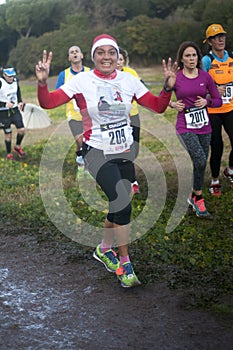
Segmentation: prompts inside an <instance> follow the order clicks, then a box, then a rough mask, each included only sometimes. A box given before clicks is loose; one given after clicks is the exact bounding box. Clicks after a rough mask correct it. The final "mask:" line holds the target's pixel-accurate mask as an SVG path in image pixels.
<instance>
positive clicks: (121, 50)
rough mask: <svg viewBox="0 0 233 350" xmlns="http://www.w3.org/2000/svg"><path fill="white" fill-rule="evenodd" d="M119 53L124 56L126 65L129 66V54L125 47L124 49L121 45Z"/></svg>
mask: <svg viewBox="0 0 233 350" xmlns="http://www.w3.org/2000/svg"><path fill="white" fill-rule="evenodd" d="M119 53H120V54H121V55H122V56H123V58H124V60H125V65H126V66H128V64H129V54H128V52H127V51H126V50H125V49H122V47H119Z"/></svg>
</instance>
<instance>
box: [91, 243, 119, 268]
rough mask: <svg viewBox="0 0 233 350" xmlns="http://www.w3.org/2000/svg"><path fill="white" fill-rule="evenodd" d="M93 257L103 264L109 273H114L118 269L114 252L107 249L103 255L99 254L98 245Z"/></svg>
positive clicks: (117, 261)
mask: <svg viewBox="0 0 233 350" xmlns="http://www.w3.org/2000/svg"><path fill="white" fill-rule="evenodd" d="M93 257H94V258H95V259H96V260H98V261H100V262H101V263H102V264H104V266H105V267H106V269H107V270H108V271H109V272H116V270H117V269H119V268H120V261H119V260H118V259H117V254H116V252H114V250H112V249H109V250H107V251H106V252H105V253H101V250H100V244H99V245H98V246H97V247H96V250H95V251H94V253H93Z"/></svg>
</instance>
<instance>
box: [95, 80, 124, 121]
mask: <svg viewBox="0 0 233 350" xmlns="http://www.w3.org/2000/svg"><path fill="white" fill-rule="evenodd" d="M97 98H98V101H99V102H98V111H99V116H100V117H101V120H103V121H104V120H105V119H106V118H107V119H106V121H107V120H109V118H111V120H114V119H119V117H123V116H124V117H125V116H126V106H125V104H124V101H123V97H122V94H121V92H120V90H119V88H118V87H117V86H112V85H106V86H97Z"/></svg>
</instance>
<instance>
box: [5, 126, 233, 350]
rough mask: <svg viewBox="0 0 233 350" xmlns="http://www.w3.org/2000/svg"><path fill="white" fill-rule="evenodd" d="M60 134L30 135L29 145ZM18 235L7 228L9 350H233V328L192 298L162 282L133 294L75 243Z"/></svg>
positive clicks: (26, 233) (33, 234) (24, 233)
mask: <svg viewBox="0 0 233 350" xmlns="http://www.w3.org/2000/svg"><path fill="white" fill-rule="evenodd" d="M53 127H54V126H51V127H50V128H51V129H50V128H48V129H45V130H41V131H40V130H38V131H37V132H35V131H31V132H29V133H28V135H27V137H26V138H25V143H28V142H31V141H30V135H31V137H32V140H33V141H34V142H35V140H37V139H40V138H41V137H43V138H44V137H45V136H46V135H48V134H49V133H51V131H52V128H53ZM20 230H21V229H20ZM18 231H19V228H17V227H12V225H11V224H10V223H9V224H8V225H3V224H1V223H0V232H1V244H0V349H1V350H59V349H62V350H94V349H102V350H126V349H129V350H231V349H232V344H233V326H232V322H231V321H230V320H226V319H220V318H219V317H216V315H213V314H211V313H209V312H207V311H200V310H185V309H184V307H183V305H184V300H185V298H186V294H185V293H186V291H185V290H176V291H172V290H169V288H168V287H167V286H166V284H165V283H161V282H155V283H154V284H153V285H150V286H141V287H137V288H135V289H130V290H125V289H123V288H122V287H120V285H119V282H118V281H117V279H116V277H115V276H114V275H113V274H110V273H109V272H107V271H106V270H105V269H104V267H103V266H101V265H100V263H99V262H97V261H95V260H94V259H93V258H92V255H91V253H90V254H87V255H86V256H85V257H84V256H83V255H82V256H79V255H78V253H77V251H75V245H74V243H73V242H69V243H67V244H66V247H65V249H63V246H62V244H59V243H58V242H56V241H49V242H45V241H42V242H40V241H38V235H39V232H32V231H31V230H29V229H28V228H25V229H24V230H21V231H20V233H19V232H18ZM139 278H140V275H139Z"/></svg>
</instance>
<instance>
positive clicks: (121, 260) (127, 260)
mask: <svg viewBox="0 0 233 350" xmlns="http://www.w3.org/2000/svg"><path fill="white" fill-rule="evenodd" d="M128 262H130V259H129V256H128V255H126V256H120V264H121V265H123V264H124V263H128Z"/></svg>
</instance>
